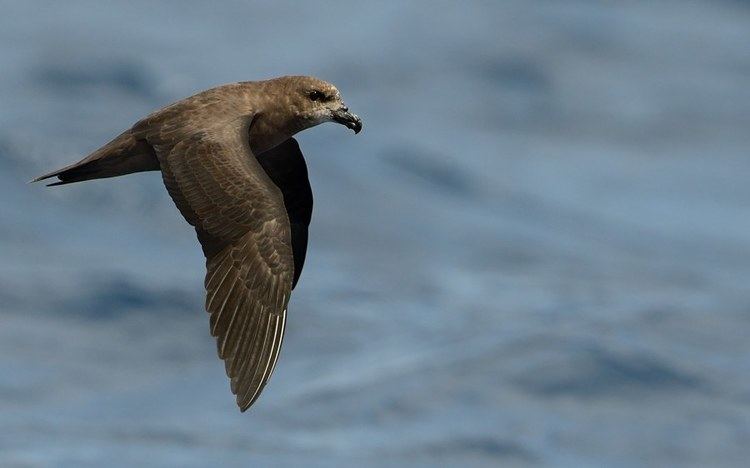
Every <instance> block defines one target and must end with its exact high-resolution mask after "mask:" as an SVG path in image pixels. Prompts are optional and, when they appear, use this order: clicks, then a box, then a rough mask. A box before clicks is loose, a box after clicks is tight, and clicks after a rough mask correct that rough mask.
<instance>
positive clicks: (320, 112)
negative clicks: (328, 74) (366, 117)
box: [299, 79, 362, 133]
mask: <svg viewBox="0 0 750 468" xmlns="http://www.w3.org/2000/svg"><path fill="white" fill-rule="evenodd" d="M299 92H300V97H301V98H302V100H303V101H304V105H303V106H301V107H302V109H304V110H303V115H302V117H303V118H305V119H307V120H309V121H310V122H311V124H312V125H318V124H321V123H324V122H337V123H340V124H341V125H344V126H346V127H347V128H350V129H352V130H354V133H359V132H360V131H361V130H362V120H361V119H360V118H359V117H357V115H356V114H353V113H351V112H349V108H348V107H347V106H346V104H345V103H344V101H343V100H342V99H341V93H339V90H338V89H336V87H335V86H333V85H332V84H330V83H327V82H325V81H322V80H316V79H308V80H304V81H303V82H302V83H301V86H300V88H299Z"/></svg>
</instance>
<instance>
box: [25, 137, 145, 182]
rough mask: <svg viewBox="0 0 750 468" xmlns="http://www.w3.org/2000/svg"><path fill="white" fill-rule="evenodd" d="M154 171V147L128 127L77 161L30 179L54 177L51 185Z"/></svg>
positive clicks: (37, 179)
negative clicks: (54, 179)
mask: <svg viewBox="0 0 750 468" xmlns="http://www.w3.org/2000/svg"><path fill="white" fill-rule="evenodd" d="M157 170H159V160H158V159H157V157H156V153H155V152H154V149H153V148H152V147H151V145H149V144H148V143H147V142H146V141H144V140H136V139H135V138H134V137H133V135H132V134H131V133H130V130H128V131H126V132H124V133H122V134H121V135H119V136H118V137H117V138H115V139H114V140H112V141H110V142H109V143H107V144H106V145H104V146H102V147H101V148H99V149H98V150H96V151H94V152H93V153H91V154H90V155H88V156H87V157H85V158H84V159H82V160H80V161H78V162H77V163H74V164H71V165H70V166H66V167H63V168H62V169H59V170H57V171H54V172H50V173H49V174H45V175H43V176H39V177H37V178H36V179H34V180H32V181H31V182H39V181H40V180H44V179H49V178H51V177H57V178H58V181H57V182H54V183H51V184H47V185H48V186H53V185H63V184H70V183H73V182H80V181H83V180H90V179H103V178H105V177H117V176H121V175H125V174H131V173H133V172H142V171H157Z"/></svg>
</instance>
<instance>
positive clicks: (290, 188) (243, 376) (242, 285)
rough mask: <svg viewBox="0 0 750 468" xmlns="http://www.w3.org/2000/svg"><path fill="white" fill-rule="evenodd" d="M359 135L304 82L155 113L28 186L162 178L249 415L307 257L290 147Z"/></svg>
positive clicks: (223, 89)
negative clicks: (137, 175)
mask: <svg viewBox="0 0 750 468" xmlns="http://www.w3.org/2000/svg"><path fill="white" fill-rule="evenodd" d="M327 121H335V122H338V123H341V124H343V125H346V126H347V127H348V128H351V129H353V130H354V131H355V133H358V132H359V131H360V130H361V128H362V124H361V121H360V120H359V118H358V117H357V116H356V115H354V114H351V113H350V112H349V110H348V108H347V107H346V106H345V105H344V103H343V101H342V100H341V95H340V94H339V92H338V90H336V88H335V87H334V86H333V85H331V84H329V83H326V82H324V81H322V80H318V79H316V78H312V77H305V76H297V77H281V78H276V79H273V80H267V81H256V82H242V83H234V84H229V85H224V86H219V87H217V88H213V89H209V90H207V91H203V92H202V93H199V94H196V95H194V96H191V97H189V98H186V99H183V100H182V101H178V102H176V103H174V104H172V105H170V106H167V107H165V108H163V109H161V110H158V111H156V112H154V113H152V114H151V115H149V116H147V117H146V118H144V119H143V120H141V121H139V122H137V123H136V124H135V125H133V127H131V128H130V129H128V130H126V131H125V132H123V133H122V134H120V135H119V136H118V137H116V138H115V139H114V140H112V141H111V142H109V143H107V144H106V145H104V146H103V147H101V148H100V149H98V150H96V151H95V152H93V153H92V154H91V155H89V156H88V157H86V158H85V159H83V160H81V161H79V162H78V163H75V164H73V165H70V166H67V167H65V168H63V169H60V170H58V171H55V172H52V173H49V174H46V175H44V176H41V177H39V178H37V179H35V180H34V181H39V180H43V179H47V178H51V177H57V179H58V182H55V183H52V184H50V185H62V184H68V183H72V182H79V181H83V180H89V179H100V178H105V177H115V176H120V175H124V174H129V173H133V172H141V171H152V170H161V173H162V179H163V181H164V185H165V186H166V188H167V191H168V192H169V195H170V196H171V197H172V199H173V200H174V202H175V205H177V208H178V209H179V210H180V212H181V213H182V215H183V216H184V217H185V220H187V222H188V223H190V224H191V225H192V226H194V227H195V230H196V232H197V234H198V240H199V241H200V244H201V246H202V248H203V252H204V254H205V256H206V270H207V272H206V280H205V287H206V310H207V311H208V313H209V314H210V331H211V334H212V335H213V336H215V337H216V340H217V347H218V353H219V357H221V359H223V360H224V364H225V367H226V372H227V375H228V376H229V378H230V380H231V389H232V392H233V393H234V394H235V395H236V396H237V404H238V405H239V407H240V409H241V410H242V411H245V410H246V409H247V408H249V407H250V405H252V404H253V402H255V400H256V399H257V398H258V396H259V395H260V393H261V391H262V390H263V387H264V386H265V384H266V382H268V379H269V377H270V376H271V373H272V372H273V369H274V367H275V366H276V361H277V359H278V356H279V350H280V348H281V342H282V339H283V336H284V327H285V324H286V309H287V303H288V302H289V296H290V293H291V291H292V288H293V287H294V286H295V285H296V283H297V280H298V279H299V275H300V272H301V271H302V266H303V264H304V258H305V252H306V250H307V227H308V225H309V223H310V217H311V214H312V191H311V190H310V184H309V182H308V179H307V168H306V166H305V161H304V158H303V156H302V153H301V151H300V149H299V145H298V144H297V142H296V141H295V140H294V139H293V138H292V136H293V135H294V134H295V133H297V132H299V131H301V130H304V129H305V128H309V127H313V126H315V125H318V124H320V123H323V122H327Z"/></svg>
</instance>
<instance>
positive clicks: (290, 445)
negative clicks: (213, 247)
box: [0, 0, 750, 467]
mask: <svg viewBox="0 0 750 468" xmlns="http://www.w3.org/2000/svg"><path fill="white" fill-rule="evenodd" d="M0 10H1V11H2V12H3V13H2V15H0V69H2V73H0V258H2V262H0V304H2V306H0V307H1V308H2V313H1V314H0V466H11V467H14V466H19V467H27V466H30V467H36V466H41V467H45V466H63V467H88V466H91V467H99V466H114V467H119V466H122V467H129V466H188V467H205V466H311V467H316V466H320V467H332V466H334V467H335V466H341V467H350V466H359V467H375V466H424V467H432V466H461V467H464V466H467V467H468V466H538V465H546V466H571V467H586V466H592V467H599V466H610V467H618V466H623V467H625V466H659V467H661V466H700V467H705V466H712V467H719V466H746V463H747V460H748V458H749V457H750V448H748V447H750V340H748V336H750V286H748V284H750V216H748V210H750V201H749V200H750V184H749V183H748V180H750V158H748V148H749V147H750V132H748V123H750V86H748V83H750V47H748V43H750V5H748V3H747V2H739V1H711V2H709V1H691V2H676V1H674V2H673V1H666V2H650V1H633V2H583V1H569V2H549V1H543V2H542V1H539V2H536V1H535V2H531V1H520V0H519V1H508V2H474V3H464V2H453V3H444V2H431V1H426V0H425V1H421V2H420V1H417V2H408V3H407V2H391V3H382V2H370V3H362V2H330V3H322V2H278V1H277V2H268V3H256V2H222V3H215V4H212V3H209V2H205V3H203V2H187V1H183V2H177V1H175V2H164V3H157V2H151V1H133V2H127V3H126V2H117V3H115V2H77V1H76V2H74V1H66V2H49V3H47V2H2V4H1V5H0ZM281 74H312V75H316V76H319V77H321V78H324V79H327V80H329V81H332V82H334V83H336V84H337V85H338V87H339V88H340V90H341V91H342V93H343V95H344V97H345V99H346V101H347V103H348V104H349V106H350V107H351V108H352V110H354V111H355V112H357V113H358V114H359V115H360V116H362V118H363V120H364V122H365V129H364V131H363V132H362V133H361V134H360V135H358V136H356V137H355V136H353V135H352V134H351V132H349V131H346V129H343V128H341V127H339V126H335V125H328V126H322V127H318V128H315V129H312V130H308V131H306V132H304V133H303V134H301V135H300V136H299V141H300V143H301V145H302V147H303V150H304V152H305V154H306V157H307V160H308V165H309V169H310V177H311V181H312V184H313V188H314V191H315V197H316V198H315V202H316V205H315V213H314V218H313V224H312V228H311V229H312V231H311V239H310V250H309V256H308V260H307V264H306V266H305V271H304V273H303V276H302V279H301V282H300V284H299V286H298V288H297V289H296V291H295V294H294V296H293V297H292V303H291V306H290V315H289V320H288V324H287V335H286V339H285V343H284V348H283V351H282V354H281V359H280V362H279V365H278V367H277V368H276V372H275V374H274V377H273V379H272V380H271V382H270V384H269V385H268V386H267V387H266V389H265V392H264V393H263V396H262V397H261V399H260V400H259V401H258V403H257V404H256V405H255V406H254V407H253V408H252V410H251V411H249V412H248V413H245V414H240V413H239V411H238V410H237V408H236V407H235V404H234V400H233V398H232V396H231V394H230V392H229V386H228V382H227V380H226V378H225V376H224V370H223V365H222V364H221V363H220V361H219V360H218V359H217V358H216V351H215V345H214V344H213V342H212V339H211V338H210V336H209V334H208V327H207V322H208V321H207V316H206V314H205V312H203V309H202V304H203V299H202V294H203V289H202V282H203V259H202V256H201V252H200V249H199V248H198V246H197V242H196V240H195V238H194V233H193V232H192V230H191V229H190V228H189V226H188V225H187V224H185V223H184V221H183V220H182V219H181V218H180V216H179V214H178V213H177V210H176V209H175V208H174V207H173V205H172V202H171V200H169V198H168V196H167V194H166V192H165V190H164V188H163V186H162V183H161V180H160V177H159V176H158V174H156V173H150V174H139V175H133V176H128V177H125V178H121V179H111V180H106V181H96V182H91V183H86V184H77V185H74V186H69V187H63V188H57V189H46V188H44V187H42V186H39V185H28V184H27V183H26V181H27V180H29V179H30V178H32V177H33V176H36V175H38V174H40V173H43V172H46V171H48V170H51V169H55V168H57V167H60V166H62V165H64V164H67V163H69V162H71V161H74V160H77V159H79V158H80V157H82V156H83V155H85V154H87V153H88V152H89V151H91V150H93V149H95V148H97V147H98V146H100V145H101V144H102V143H104V142H106V141H108V140H109V139H110V138H111V137H112V136H114V135H116V134H117V133H119V132H120V131H121V130H123V129H124V128H127V127H128V126H129V125H131V124H132V123H133V122H135V121H136V120H137V119H138V118H139V117H141V116H143V115H144V114H146V113H147V112H149V111H151V110H153V109H155V108H158V107H160V106H162V105H165V104H167V103H169V102H171V101H173V100H176V99H179V98H181V97H184V96H186V95H189V94H192V93H194V92H196V91H198V90H201V89H204V88H207V87H211V86H214V85H217V84H221V83H225V82H231V81H239V80H250V79H261V78H267V77H272V76H276V75H281Z"/></svg>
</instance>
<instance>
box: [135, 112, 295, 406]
mask: <svg viewBox="0 0 750 468" xmlns="http://www.w3.org/2000/svg"><path fill="white" fill-rule="evenodd" d="M157 120H158V119H157ZM140 125H141V127H139V131H141V132H144V133H146V134H148V128H147V127H146V124H140ZM178 127H179V126H176V125H171V126H169V127H165V128H166V129H168V131H166V132H165V131H161V132H157V133H154V135H158V138H157V137H154V139H155V140H158V141H157V142H156V144H155V145H154V146H155V148H157V155H158V157H159V160H160V163H161V166H162V172H163V174H164V175H163V179H164V185H165V186H166V187H167V190H168V191H169V194H170V195H171V196H172V198H173V199H174V201H175V204H176V205H177V208H178V209H179V210H180V212H181V213H182V214H183V216H184V217H185V219H186V220H187V221H188V222H189V223H190V224H192V225H193V226H195V228H196V231H197V232H198V239H199V240H200V241H201V245H202V246H203V251H204V253H206V269H207V272H206V278H205V282H204V284H205V287H206V310H207V311H208V313H209V314H210V319H209V324H210V331H211V334H212V335H213V336H215V337H216V345H217V352H218V354H219V357H221V358H222V359H223V360H224V364H225V368H226V371H227V375H228V376H229V378H230V382H231V384H230V385H231V389H232V392H233V393H235V394H236V395H237V404H238V405H239V406H240V409H241V410H242V411H245V410H246V409H247V408H249V407H250V405H252V403H253V402H254V401H255V400H256V399H257V398H258V397H259V395H260V393H261V391H262V389H263V387H264V386H265V384H266V382H267V381H268V379H269V377H270V375H271V372H272V370H273V368H274V366H275V363H276V360H277V359H278V354H279V349H280V346H281V341H282V338H283V332H284V324H285V321H286V317H285V315H286V304H287V302H288V300H289V293H290V291H291V287H292V281H293V277H294V260H293V257H292V248H291V240H290V238H291V230H290V225H289V219H288V217H287V215H286V211H285V207H284V201H283V198H282V195H281V192H280V191H279V189H278V188H277V187H276V186H275V185H274V184H273V182H272V181H271V180H270V179H269V178H268V176H267V175H266V174H265V173H264V172H263V168H262V167H261V166H260V165H259V164H258V163H257V161H256V160H255V158H254V157H253V156H252V154H249V146H248V145H247V143H246V142H243V141H242V140H241V138H240V135H239V134H238V135H237V138H236V140H235V139H231V138H230V139H227V137H226V136H225V135H222V136H221V137H217V136H215V135H210V134H206V133H201V134H196V135H194V136H191V137H186V138H183V139H182V140H179V141H175V142H173V143H172V144H171V145H170V144H169V142H168V135H170V134H172V135H179V134H180V133H181V132H183V131H184V130H179V129H178Z"/></svg>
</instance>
